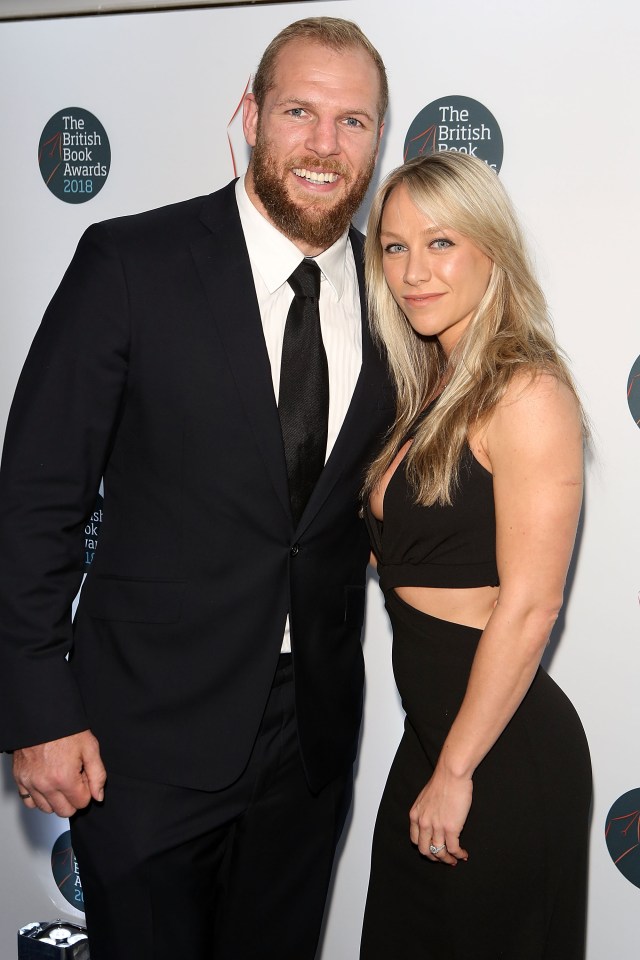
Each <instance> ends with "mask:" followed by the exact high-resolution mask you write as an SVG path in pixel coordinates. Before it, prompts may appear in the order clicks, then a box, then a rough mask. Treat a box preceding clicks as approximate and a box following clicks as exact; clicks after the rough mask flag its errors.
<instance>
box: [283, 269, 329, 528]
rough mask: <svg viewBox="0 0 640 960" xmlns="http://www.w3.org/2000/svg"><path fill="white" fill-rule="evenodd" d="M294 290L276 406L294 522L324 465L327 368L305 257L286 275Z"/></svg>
mask: <svg viewBox="0 0 640 960" xmlns="http://www.w3.org/2000/svg"><path fill="white" fill-rule="evenodd" d="M289 284H290V285H291V287H292V289H293V293H294V297H293V301H292V303H291V306H290V307H289V313H288V315H287V323H286V326H285V328H284V341H283V344H282V364H281V367H280V391H279V396H278V412H279V414H280V424H281V426H282V438H283V440H284V452H285V457H286V461H287V475H288V477H289V496H290V498H291V511H292V513H293V519H294V521H295V523H296V525H297V523H298V521H299V519H300V517H301V516H302V512H303V510H304V508H305V506H306V505H307V501H308V499H309V497H310V496H311V492H312V490H313V488H314V487H315V485H316V481H317V479H318V477H319V476H320V472H321V471H322V468H323V466H324V459H325V455H326V452H327V420H328V415H329V370H328V367H327V355H326V353H325V350H324V344H323V342H322V333H321V331H320V308H319V301H320V267H319V266H318V264H317V263H316V262H315V260H311V259H308V258H307V259H305V260H303V261H302V263H301V264H300V266H299V267H296V269H295V270H294V271H293V273H292V274H291V276H290V277H289Z"/></svg>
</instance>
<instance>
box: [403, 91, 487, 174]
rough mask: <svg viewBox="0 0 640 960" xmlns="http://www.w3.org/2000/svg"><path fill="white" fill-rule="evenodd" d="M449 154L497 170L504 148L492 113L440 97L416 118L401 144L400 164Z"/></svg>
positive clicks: (470, 103)
mask: <svg viewBox="0 0 640 960" xmlns="http://www.w3.org/2000/svg"><path fill="white" fill-rule="evenodd" d="M444 150H451V151H454V152H457V153H468V154H469V155H470V156H472V157H479V158H480V159H481V160H484V161H485V163H488V164H489V166H490V167H493V169H494V170H496V171H498V170H500V167H501V166H502V155H503V152H504V147H503V143H502V133H501V131H500V127H499V126H498V123H497V121H496V118H495V117H494V116H493V114H492V113H490V112H489V110H487V108H486V107H485V106H483V104H481V103H478V101H477V100H472V99H471V97H441V98H440V100H434V101H433V103H429V104H427V106H426V107H424V108H423V109H422V110H421V111H420V113H419V114H418V115H417V117H416V118H415V120H414V121H413V123H412V124H411V126H410V127H409V132H408V133H407V136H406V138H405V141H404V160H405V161H407V160H413V158H414V157H423V156H425V155H426V154H429V153H440V152H441V151H444Z"/></svg>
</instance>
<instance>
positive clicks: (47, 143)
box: [38, 107, 111, 203]
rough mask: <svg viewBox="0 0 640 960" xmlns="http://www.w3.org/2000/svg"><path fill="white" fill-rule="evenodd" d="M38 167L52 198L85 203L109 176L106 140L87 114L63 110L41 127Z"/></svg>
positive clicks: (107, 138) (68, 109)
mask: <svg viewBox="0 0 640 960" xmlns="http://www.w3.org/2000/svg"><path fill="white" fill-rule="evenodd" d="M38 164H39V166H40V173H41V174H42V179H43V180H44V182H45V183H46V185H47V186H48V187H49V190H51V193H53V194H54V196H56V197H58V199H59V200H64V201H65V203H86V201H87V200H91V199H92V198H93V197H95V195H96V194H97V193H100V191H101V190H102V188H103V186H104V184H105V181H106V179H107V177H108V176H109V168H110V166H111V147H110V146H109V137H108V136H107V134H106V131H105V129H104V127H103V126H102V124H101V123H100V121H99V120H98V118H97V117H94V115H93V114H92V113H89V111H88V110H83V109H82V107H67V109H66V110H60V111H59V112H58V113H56V114H54V116H53V117H51V119H50V120H49V122H48V123H47V124H46V125H45V128H44V130H43V131H42V136H41V137H40V143H39V145H38Z"/></svg>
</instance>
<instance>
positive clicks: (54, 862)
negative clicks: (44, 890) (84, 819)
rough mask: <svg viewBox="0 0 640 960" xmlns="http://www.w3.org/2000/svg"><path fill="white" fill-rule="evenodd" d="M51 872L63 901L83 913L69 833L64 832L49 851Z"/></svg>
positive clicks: (80, 889) (80, 884)
mask: <svg viewBox="0 0 640 960" xmlns="http://www.w3.org/2000/svg"><path fill="white" fill-rule="evenodd" d="M51 870H52V873H53V879H54V880H55V883H56V886H57V888H58V890H59V891H60V893H61V894H62V896H63V897H64V898H65V900H66V901H67V902H68V903H70V904H71V905H72V906H74V907H75V908H76V910H80V911H82V912H83V913H84V897H83V895H82V881H81V880H80V872H79V870H78V861H77V860H76V857H75V854H74V852H73V847H72V846H71V833H70V831H69V830H65V832H64V833H61V834H60V836H59V837H58V839H57V840H56V842H55V843H54V845H53V849H52V851H51Z"/></svg>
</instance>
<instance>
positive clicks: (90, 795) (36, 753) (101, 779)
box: [13, 730, 107, 817]
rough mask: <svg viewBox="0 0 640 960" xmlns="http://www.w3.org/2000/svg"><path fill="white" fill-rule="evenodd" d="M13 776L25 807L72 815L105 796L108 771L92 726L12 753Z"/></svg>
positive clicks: (59, 814) (62, 815) (67, 815)
mask: <svg viewBox="0 0 640 960" xmlns="http://www.w3.org/2000/svg"><path fill="white" fill-rule="evenodd" d="M13 778H14V780H15V781H16V784H17V785H18V792H19V794H20V797H21V799H22V801H23V803H24V805H25V806H26V807H30V808H31V809H32V810H33V809H35V808H36V807H37V808H38V810H42V812H43V813H57V814H58V816H59V817H70V816H71V815H72V814H74V813H75V812H76V810H80V809H81V808H82V807H86V806H87V805H88V804H89V802H90V801H91V799H93V800H98V801H99V800H102V799H104V784H105V781H106V779H107V773H106V770H105V768H104V765H103V763H102V760H101V759H100V748H99V745H98V741H97V740H96V738H95V737H94V735H93V734H92V733H91V731H90V730H83V731H82V733H74V734H73V736H71V737H63V738H62V739H61V740H51V741H49V742H48V743H41V744H38V746H35V747H24V748H23V749H21V750H16V751H15V752H14V754H13Z"/></svg>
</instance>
